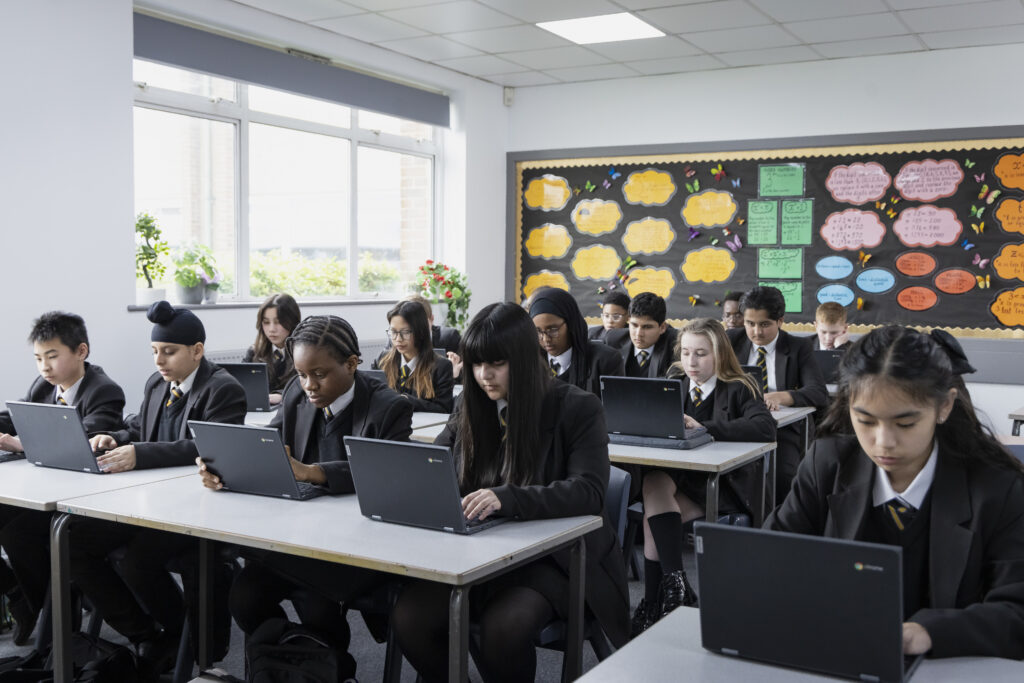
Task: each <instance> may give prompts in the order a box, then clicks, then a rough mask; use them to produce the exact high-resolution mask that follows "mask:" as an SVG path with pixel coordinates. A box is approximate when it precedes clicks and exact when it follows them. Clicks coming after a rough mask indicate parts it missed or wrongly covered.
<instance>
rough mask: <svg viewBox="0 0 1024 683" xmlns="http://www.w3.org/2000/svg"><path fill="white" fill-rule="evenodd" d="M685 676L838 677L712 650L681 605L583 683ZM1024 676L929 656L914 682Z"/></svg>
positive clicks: (973, 661)
mask: <svg viewBox="0 0 1024 683" xmlns="http://www.w3.org/2000/svg"><path fill="white" fill-rule="evenodd" d="M681 678H686V679H687V680H692V681H703V682H706V683H732V682H733V681H759V682H760V683H790V682H791V681H792V682H794V683H800V682H803V681H806V682H808V683H810V682H811V681H822V682H824V681H836V680H838V679H836V678H833V677H829V676H820V675H817V674H813V673H808V672H803V671H798V670H796V669H786V668H783V667H777V666H771V665H768V664H758V663H756V662H751V661H748V660H743V659H734V658H732V657H727V656H725V655H719V654H714V653H711V652H708V651H707V650H705V649H704V648H702V647H701V645H700V611H699V610H696V609H692V608H689V607H680V608H679V609H677V610H675V611H674V612H672V613H671V614H669V615H668V616H667V617H665V618H664V619H662V620H661V621H659V622H658V623H657V624H655V625H654V626H652V627H651V628H650V629H648V630H647V631H645V632H644V633H643V635H641V636H640V637H639V638H636V639H635V640H633V641H632V642H630V643H629V644H628V645H626V646H625V647H623V648H622V649H620V650H619V651H618V652H616V653H615V654H613V655H612V656H611V657H609V658H608V659H606V660H605V661H603V662H601V663H600V664H598V665H597V666H596V667H594V668H593V669H591V670H590V671H589V672H587V675H586V676H584V677H583V678H581V679H580V683H619V682H620V681H644V682H645V683H658V682H660V681H678V680H680V679H681ZM1022 680H1024V662H1018V661H1016V660H1012V659H999V658H997V657H958V658H954V659H925V660H924V661H923V662H921V665H920V666H919V667H918V668H917V671H916V672H914V676H913V678H912V679H911V681H912V682H913V683H960V682H961V681H985V682H986V683H1019V682H1020V681H1022Z"/></svg>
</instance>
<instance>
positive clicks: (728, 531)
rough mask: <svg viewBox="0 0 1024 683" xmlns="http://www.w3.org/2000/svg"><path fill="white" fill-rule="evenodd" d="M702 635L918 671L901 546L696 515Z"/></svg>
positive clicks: (782, 661)
mask: <svg viewBox="0 0 1024 683" xmlns="http://www.w3.org/2000/svg"><path fill="white" fill-rule="evenodd" d="M694 541H695V542H694V547H695V550H696V559H697V579H698V586H699V587H700V630H701V644H702V645H703V646H704V647H705V648H706V649H708V650H711V651H712V652H718V653H721V654H724V655H728V656H731V657H741V658H743V659H752V660H756V661H760V662H766V663H768V664H775V665H780V666H787V667H792V668H797V669H807V670H810V671H816V672H819V673H823V674H827V675H830V676H840V677H843V678H852V679H857V680H864V681H886V682H889V681H893V682H896V683H900V682H902V681H906V680H907V679H909V678H910V676H911V674H912V673H913V672H914V670H915V669H916V668H917V665H918V664H919V663H920V662H921V659H922V657H920V656H906V657H905V656H904V654H903V550H902V549H901V548H899V547H898V546H890V545H880V544H875V543H862V542H859V541H848V540H843V539H835V538H822V537H820V536H805V535H801V534H791V533H784V532H779V531H765V530H762V529H751V528H743V527H735V526H728V525H724V524H707V523H704V522H698V523H697V524H695V525H694Z"/></svg>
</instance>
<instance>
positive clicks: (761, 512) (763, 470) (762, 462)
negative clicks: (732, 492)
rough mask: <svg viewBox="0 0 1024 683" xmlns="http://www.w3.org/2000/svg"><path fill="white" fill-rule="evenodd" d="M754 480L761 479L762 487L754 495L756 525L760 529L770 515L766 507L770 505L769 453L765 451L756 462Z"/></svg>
mask: <svg viewBox="0 0 1024 683" xmlns="http://www.w3.org/2000/svg"><path fill="white" fill-rule="evenodd" d="M754 468H755V469H754V477H755V478H754V481H760V482H761V483H760V487H759V488H758V489H757V495H755V496H754V500H753V503H754V509H753V512H754V527H755V528H758V529H760V528H761V526H762V525H763V524H764V520H765V518H766V517H767V516H768V511H767V509H766V507H767V505H768V497H767V492H766V491H765V486H766V485H767V483H768V454H767V453H765V454H764V455H762V456H761V457H760V458H758V459H757V461H756V462H755V463H754Z"/></svg>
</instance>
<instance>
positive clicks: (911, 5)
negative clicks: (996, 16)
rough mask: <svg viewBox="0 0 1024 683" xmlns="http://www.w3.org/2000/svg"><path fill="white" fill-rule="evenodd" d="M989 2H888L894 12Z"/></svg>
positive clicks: (910, 0)
mask: <svg viewBox="0 0 1024 683" xmlns="http://www.w3.org/2000/svg"><path fill="white" fill-rule="evenodd" d="M988 1H989V0H888V3H889V7H891V8H893V9H894V10H901V9H918V8H922V7H945V6H947V5H966V4H969V3H972V2H973V3H979V2H988Z"/></svg>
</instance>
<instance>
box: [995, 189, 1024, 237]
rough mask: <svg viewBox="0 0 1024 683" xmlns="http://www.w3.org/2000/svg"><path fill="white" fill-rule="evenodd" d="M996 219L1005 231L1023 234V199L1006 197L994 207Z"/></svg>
mask: <svg viewBox="0 0 1024 683" xmlns="http://www.w3.org/2000/svg"><path fill="white" fill-rule="evenodd" d="M996 220H998V221H999V225H1000V227H1002V229H1003V230H1005V231H1006V232H1019V233H1021V234H1024V201H1020V200H1018V199H1013V198H1012V197H1007V198H1006V199H1004V200H1003V201H1001V202H999V207H998V208H996Z"/></svg>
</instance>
